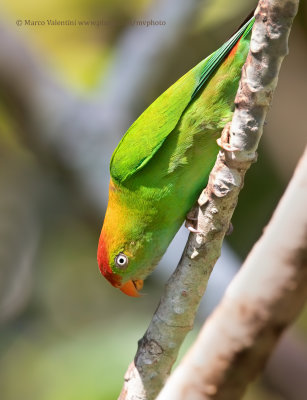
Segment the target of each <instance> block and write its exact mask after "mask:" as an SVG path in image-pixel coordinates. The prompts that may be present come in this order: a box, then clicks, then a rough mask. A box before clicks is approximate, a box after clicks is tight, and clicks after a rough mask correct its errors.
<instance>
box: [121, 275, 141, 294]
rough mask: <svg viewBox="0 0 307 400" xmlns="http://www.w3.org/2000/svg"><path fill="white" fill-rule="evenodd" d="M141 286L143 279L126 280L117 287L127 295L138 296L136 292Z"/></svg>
mask: <svg viewBox="0 0 307 400" xmlns="http://www.w3.org/2000/svg"><path fill="white" fill-rule="evenodd" d="M142 287H143V281H142V280H141V279H138V280H136V281H132V280H130V281H128V282H126V283H124V284H123V285H122V286H121V287H120V288H119V289H120V290H121V291H122V292H123V293H125V294H126V295H128V296H131V297H140V296H141V295H140V293H139V292H138V291H139V290H141V289H142Z"/></svg>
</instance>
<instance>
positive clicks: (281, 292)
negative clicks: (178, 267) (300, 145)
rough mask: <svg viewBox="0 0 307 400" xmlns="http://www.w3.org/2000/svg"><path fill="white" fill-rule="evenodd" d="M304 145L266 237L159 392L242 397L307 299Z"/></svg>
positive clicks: (179, 396) (229, 398) (306, 160)
mask: <svg viewBox="0 0 307 400" xmlns="http://www.w3.org/2000/svg"><path fill="white" fill-rule="evenodd" d="M306 171H307V148H306V150H305V153H304V156H303V158H302V159H301V162H300V163H299V165H298V167H297V169H296V172H295V174H294V177H293V179H292V181H291V183H290V185H289V186H288V188H287V190H286V192H285V194H284V196H283V198H282V200H281V201H280V203H279V205H278V207H277V209H276V211H275V213H274V215H273V217H272V219H271V221H270V223H269V225H268V226H267V228H266V229H265V231H264V234H263V235H262V237H261V239H260V240H259V241H258V242H257V244H256V245H255V246H254V247H253V249H252V251H251V253H250V254H249V256H248V258H247V259H246V261H245V263H244V265H243V267H242V269H241V270H240V272H239V273H238V274H237V276H236V277H235V278H234V280H233V281H232V283H231V284H230V286H229V287H228V289H227V291H226V293H225V296H224V298H223V300H222V302H221V304H220V305H219V306H218V308H217V309H216V310H215V312H214V313H213V315H212V316H211V318H209V320H208V321H207V323H205V325H204V327H203V329H202V331H201V333H200V334H199V336H198V338H197V340H196V342H195V343H194V345H193V347H192V348H191V349H190V351H189V352H188V354H187V355H186V357H185V358H184V360H183V361H182V363H181V365H180V366H179V367H178V368H177V369H176V371H175V372H174V374H173V375H172V376H171V378H170V379H169V381H168V382H167V384H166V386H165V387H164V389H163V390H162V391H161V393H160V395H159V396H158V399H159V400H166V399H167V400H168V399H176V400H183V399H187V398H188V399H206V400H209V399H215V400H226V399H227V400H237V399H239V398H241V396H242V394H243V392H244V390H245V388H246V386H247V384H248V383H249V382H250V381H251V380H252V379H253V378H254V377H255V375H256V374H257V373H258V372H259V371H260V370H261V369H262V368H263V365H264V363H265V361H266V359H267V358H268V356H269V354H270V352H271V351H272V349H273V347H274V345H275V344H276V342H277V340H278V338H279V337H280V336H281V334H282V332H283V331H284V329H285V328H286V327H287V326H288V325H289V324H291V323H292V322H293V320H294V318H295V317H296V316H297V315H298V313H299V312H300V311H301V310H302V308H303V306H304V304H305V302H306V299H307V214H306V212H305V209H306V204H307V176H306Z"/></svg>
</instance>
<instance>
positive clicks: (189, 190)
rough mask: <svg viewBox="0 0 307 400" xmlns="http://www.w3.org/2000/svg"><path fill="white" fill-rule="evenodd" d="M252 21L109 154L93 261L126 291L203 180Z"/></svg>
mask: <svg viewBox="0 0 307 400" xmlns="http://www.w3.org/2000/svg"><path fill="white" fill-rule="evenodd" d="M253 24H254V17H252V18H250V19H249V20H248V21H247V22H246V23H245V24H244V25H243V26H242V27H241V28H239V29H238V31H237V32H236V33H235V34H234V35H233V36H232V37H231V38H230V39H229V40H228V41H227V42H226V43H224V44H223V46H221V47H220V48H219V49H218V50H216V51H215V52H214V53H212V54H211V55H210V56H209V57H207V58H206V59H205V60H203V61H201V62H200V63H199V64H197V65H196V67H194V68H193V69H191V70H190V71H189V72H187V73H186V74H185V75H184V76H183V77H181V78H180V79H179V80H178V81H177V82H176V83H174V84H173V85H172V86H171V87H170V88H169V89H167V90H166V91H165V92H164V93H163V94H162V95H161V96H160V97H158V98H157V100H155V101H154V102H153V103H152V104H151V105H150V106H149V107H148V108H147V109H146V110H145V111H144V112H143V114H142V115H141V116H140V117H139V118H138V119H137V120H136V121H135V122H134V123H133V124H132V125H131V127H130V128H129V129H128V131H127V132H126V134H125V135H124V137H123V138H122V140H121V141H120V143H119V145H118V146H117V148H116V149H115V151H114V153H113V156H112V158H111V163H110V175H111V179H110V186H109V202H108V207H107V211H106V214H105V219H104V223H103V227H102V231H101V235H100V238H99V244H98V254H97V259H98V265H99V268H100V271H101V273H102V274H103V275H104V276H105V278H106V279H107V280H108V281H109V282H110V283H111V284H112V285H113V286H115V287H116V288H119V289H120V290H121V291H122V292H124V293H125V294H127V295H129V296H134V297H138V296H139V295H140V294H139V290H140V289H141V288H142V287H143V280H144V278H145V277H146V276H147V275H148V274H149V273H150V272H151V271H152V270H153V269H154V268H155V266H156V265H157V263H158V262H159V260H160V259H161V257H162V255H163V254H164V253H165V251H166V249H167V247H168V245H169V244H170V242H171V240H172V239H173V237H174V236H175V234H176V232H177V231H178V229H179V228H180V226H181V225H182V223H183V222H184V220H185V218H186V216H187V213H188V212H189V210H191V208H192V206H193V205H194V204H195V202H196V201H197V198H198V196H199V195H200V193H201V191H202V189H203V188H204V187H205V186H206V184H207V182H208V176H209V173H210V171H211V169H212V167H213V165H214V162H215V160H216V156H217V153H218V150H219V149H218V145H217V143H216V140H217V138H218V137H219V136H220V134H221V132H222V130H223V127H224V126H225V124H226V123H227V122H229V121H230V120H231V118H232V114H233V110H234V98H235V95H236V92H237V89H238V85H239V80H240V76H241V69H242V66H243V64H244V62H245V59H246V57H247V53H248V50H249V44H250V36H251V29H252V26H253ZM191 230H193V229H191Z"/></svg>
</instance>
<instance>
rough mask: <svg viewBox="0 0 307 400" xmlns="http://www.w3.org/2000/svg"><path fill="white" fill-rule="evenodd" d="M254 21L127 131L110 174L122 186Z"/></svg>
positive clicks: (150, 157)
mask: <svg viewBox="0 0 307 400" xmlns="http://www.w3.org/2000/svg"><path fill="white" fill-rule="evenodd" d="M253 23H254V18H251V19H250V20H249V21H248V22H247V23H246V24H244V25H243V26H242V27H241V28H240V29H239V30H238V31H237V32H236V33H235V34H234V35H233V36H232V37H231V38H230V39H229V40H228V41H227V42H226V43H225V44H223V46H221V47H220V48H219V49H218V50H216V51H215V52H214V53H212V54H211V55H210V56H209V57H207V58H206V59H205V60H203V61H201V62H200V63H199V64H198V65H196V67H194V68H193V69H191V70H190V71H189V72H188V73H187V74H185V75H184V76H183V77H182V78H181V79H179V80H178V81H177V82H176V83H175V84H174V85H172V86H171V87H170V88H169V89H168V90H166V91H165V92H164V93H163V94H162V95H161V96H160V97H158V99H157V100H156V101H155V102H153V103H152V104H151V105H150V106H149V107H148V108H147V109H146V110H145V111H144V112H143V114H142V115H141V116H140V117H139V118H138V119H137V120H136V121H135V122H134V124H133V125H132V126H131V127H130V128H129V129H128V131H127V132H126V134H125V135H124V137H123V138H122V140H121V141H120V143H119V145H118V146H117V148H116V149H115V151H114V153H113V156H112V159H111V163H110V173H111V177H112V179H113V180H114V181H115V182H117V183H123V182H124V181H126V180H127V179H128V178H129V177H131V176H132V175H134V174H135V173H136V172H138V171H139V170H140V169H142V168H143V167H144V166H145V165H146V164H147V163H148V162H149V161H150V160H151V159H152V157H153V156H154V155H155V154H156V153H157V151H158V150H159V149H160V148H161V146H162V145H163V143H164V141H165V140H166V138H167V137H168V136H169V135H170V133H171V132H172V131H173V130H174V128H175V127H176V125H177V123H178V121H179V120H180V118H181V116H182V114H183V112H184V111H185V109H186V107H187V106H188V105H189V104H190V102H191V101H193V100H194V98H195V97H196V95H197V94H198V92H199V91H200V89H201V88H203V87H204V85H205V84H206V83H207V82H208V81H209V80H210V78H211V77H212V76H213V74H214V73H215V72H216V70H217V69H218V67H219V66H220V64H221V63H222V61H223V60H224V59H225V57H226V56H227V54H228V53H229V52H230V51H231V49H232V48H233V47H234V46H235V44H236V43H237V42H238V40H239V39H240V37H242V36H243V37H245V36H246V35H247V34H248V33H249V32H250V30H251V28H252V26H253Z"/></svg>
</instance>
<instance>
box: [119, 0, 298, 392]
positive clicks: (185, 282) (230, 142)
mask: <svg viewBox="0 0 307 400" xmlns="http://www.w3.org/2000/svg"><path fill="white" fill-rule="evenodd" d="M297 6H298V0H278V1H277V0H267V1H265V0H261V1H260V2H259V5H258V8H257V10H256V13H255V15H256V22H255V25H254V28H253V33H252V39H251V48H250V53H249V55H248V57H247V61H246V63H245V65H244V67H243V70H242V78H241V81H240V86H239V90H238V93H237V97H236V101H235V104H236V109H235V113H234V116H233V120H232V124H231V126H230V124H229V125H227V126H226V127H225V129H224V131H223V133H222V137H221V139H220V141H219V144H220V146H221V148H222V149H221V151H220V153H219V155H218V157H217V161H216V163H215V166H214V168H213V170H212V172H211V174H210V177H209V182H208V185H207V188H206V189H205V190H204V192H203V193H202V194H201V196H200V198H199V206H200V207H199V214H198V228H197V229H198V230H200V231H202V232H203V233H202V234H196V235H195V234H191V235H190V237H189V240H188V242H187V245H186V248H185V250H184V253H183V256H182V258H181V261H180V263H179V265H178V266H177V269H176V271H175V272H174V274H173V275H172V276H171V278H170V279H169V281H168V283H167V285H166V288H165V291H164V294H163V296H162V298H161V301H160V304H159V306H158V308H157V310H156V312H155V314H154V316H153V319H152V321H151V323H150V325H149V327H148V329H147V331H146V333H145V335H144V336H143V338H142V339H141V340H140V342H139V346H138V351H137V353H136V356H135V359H134V362H133V363H132V364H131V365H130V367H129V368H128V371H127V373H126V375H125V384H124V388H123V390H122V393H121V395H120V399H125V400H127V399H129V400H130V399H139V400H141V399H144V400H145V399H154V398H155V397H156V396H157V394H158V392H159V391H160V389H161V388H162V386H163V384H164V382H165V380H166V378H167V377H168V375H169V373H170V370H171V367H172V365H173V363H174V361H175V359H176V357H177V354H178V350H179V347H180V345H181V343H182V341H183V339H184V338H185V336H186V334H187V333H188V331H189V330H190V329H191V328H192V325H193V322H194V318H195V314H196V311H197V308H198V305H199V302H200V300H201V298H202V296H203V293H204V291H205V289H206V285H207V282H208V278H209V276H210V273H211V271H212V268H213V266H214V264H215V262H216V260H217V259H218V257H219V255H220V251H221V245H222V241H223V238H224V236H225V233H226V232H227V230H228V227H229V224H230V220H231V217H232V214H233V211H234V209H235V206H236V204H237V200H238V195H239V192H240V190H241V188H242V186H243V179H244V175H245V173H246V171H247V169H248V168H249V166H250V165H251V163H252V162H253V161H255V159H256V149H257V146H258V142H259V140H260V137H261V134H262V130H263V124H264V120H265V117H266V113H267V111H268V108H269V105H270V102H271V99H272V95H273V91H274V89H275V87H276V84H277V79H278V73H279V69H280V65H281V62H282V60H283V58H284V56H285V55H286V54H287V51H288V47H287V43H288V36H289V33H290V29H291V25H292V21H293V18H294V16H295V14H296V12H297ZM227 320H228V318H227V317H226V321H227ZM169 398H176V396H173V395H172V396H171V397H169Z"/></svg>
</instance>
